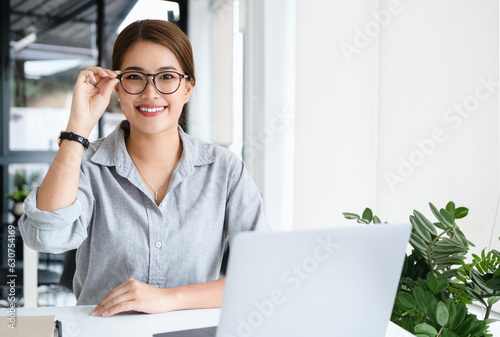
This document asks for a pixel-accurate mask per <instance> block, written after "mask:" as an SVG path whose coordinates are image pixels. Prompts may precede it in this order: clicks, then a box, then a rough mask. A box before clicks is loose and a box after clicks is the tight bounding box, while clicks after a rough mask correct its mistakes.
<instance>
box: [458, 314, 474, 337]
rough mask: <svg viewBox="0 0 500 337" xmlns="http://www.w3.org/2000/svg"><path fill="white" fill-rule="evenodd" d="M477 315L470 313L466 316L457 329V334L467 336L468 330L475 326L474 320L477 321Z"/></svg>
mask: <svg viewBox="0 0 500 337" xmlns="http://www.w3.org/2000/svg"><path fill="white" fill-rule="evenodd" d="M476 319H477V318H476V316H475V315H468V316H466V317H465V319H464V320H463V322H462V324H460V326H459V327H458V328H457V329H455V331H456V332H457V334H459V335H462V336H467V332H469V330H470V329H471V328H472V327H473V325H474V322H475V321H476Z"/></svg>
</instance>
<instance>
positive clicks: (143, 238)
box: [19, 121, 269, 305]
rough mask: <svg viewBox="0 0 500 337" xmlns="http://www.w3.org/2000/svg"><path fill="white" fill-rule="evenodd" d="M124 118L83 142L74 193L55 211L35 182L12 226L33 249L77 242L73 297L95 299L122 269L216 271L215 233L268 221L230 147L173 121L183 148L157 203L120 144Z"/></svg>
mask: <svg viewBox="0 0 500 337" xmlns="http://www.w3.org/2000/svg"><path fill="white" fill-rule="evenodd" d="M128 128H129V124H128V122H127V121H124V122H122V123H121V125H119V126H118V127H117V128H116V130H115V131H114V132H113V133H111V134H110V135H109V136H108V137H106V138H103V139H100V140H98V141H96V142H94V143H92V144H91V146H90V148H89V149H88V150H87V151H85V152H84V158H83V162H82V167H81V172H80V181H79V187H78V196H77V199H76V201H75V202H74V203H73V204H72V205H70V206H68V207H65V208H63V209H60V210H57V211H54V212H45V211H40V210H38V209H37V207H36V193H37V190H34V191H33V192H32V193H31V194H30V195H29V196H28V198H27V199H26V201H25V214H24V215H23V216H22V217H21V219H20V221H19V227H20V230H21V233H22V235H23V239H24V240H25V243H26V244H27V245H28V246H29V247H31V248H33V249H35V250H38V251H42V252H51V253H60V252H64V251H67V250H70V249H75V248H78V252H77V258H76V260H77V261H76V262H77V268H76V273H75V278H74V281H73V286H74V291H75V295H76V298H77V304H79V305H85V304H97V303H99V302H100V301H101V299H102V298H103V297H104V296H105V295H106V294H107V293H108V292H109V291H111V290H112V289H113V288H114V287H116V286H118V285H119V284H121V283H122V282H124V281H125V280H127V279H128V278H135V279H137V280H139V281H142V282H146V283H148V284H151V285H154V286H157V287H161V288H166V287H175V286H179V285H185V284H194V283H201V282H207V281H210V280H215V279H217V278H218V276H219V271H220V265H221V261H222V254H223V246H224V242H225V241H226V240H227V239H229V242H231V240H232V238H233V237H234V235H235V234H236V233H238V232H240V231H248V230H269V226H268V224H267V222H266V220H265V217H264V215H263V212H262V199H261V196H260V193H259V191H258V190H257V187H256V186H255V184H254V183H253V181H252V179H251V178H250V176H249V174H248V173H247V171H246V170H245V168H244V164H243V163H242V162H241V160H239V158H237V157H236V156H235V155H234V154H233V153H231V152H230V151H229V150H226V149H224V148H222V147H219V146H215V145H211V144H207V143H204V142H201V141H199V140H196V139H195V138H193V137H190V136H189V135H187V134H186V133H184V132H183V131H182V129H180V128H179V134H180V138H181V141H182V145H183V152H182V156H181V158H180V160H179V162H178V164H177V166H176V168H175V169H174V171H173V173H172V176H171V178H170V183H169V186H168V191H167V194H166V196H165V198H164V200H163V201H162V202H161V204H160V205H159V206H157V205H156V204H155V202H154V200H153V198H152V196H151V194H150V193H149V191H148V190H147V188H146V186H145V185H144V183H143V181H142V180H141V178H140V176H139V174H138V172H137V170H136V168H135V167H134V165H133V163H132V160H131V159H130V156H129V154H128V152H127V149H126V147H125V137H126V134H127V132H128Z"/></svg>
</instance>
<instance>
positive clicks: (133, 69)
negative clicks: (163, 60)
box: [123, 66, 177, 72]
mask: <svg viewBox="0 0 500 337" xmlns="http://www.w3.org/2000/svg"><path fill="white" fill-rule="evenodd" d="M166 70H175V71H177V69H176V68H175V67H173V66H165V67H161V68H159V69H158V71H166ZM123 71H124V72H125V71H142V72H143V71H144V68H141V67H127V68H125V69H124V70H123Z"/></svg>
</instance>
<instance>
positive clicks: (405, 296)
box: [396, 292, 417, 310]
mask: <svg viewBox="0 0 500 337" xmlns="http://www.w3.org/2000/svg"><path fill="white" fill-rule="evenodd" d="M396 300H397V301H398V302H399V304H401V306H402V307H403V308H405V309H406V310H411V309H414V308H416V307H417V301H415V298H413V296H412V295H411V294H409V293H407V292H400V293H399V294H398V296H397V297H396Z"/></svg>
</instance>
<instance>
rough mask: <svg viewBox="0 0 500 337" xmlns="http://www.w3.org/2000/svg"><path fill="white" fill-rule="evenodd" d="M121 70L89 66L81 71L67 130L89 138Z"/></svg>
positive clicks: (106, 104)
mask: <svg viewBox="0 0 500 337" xmlns="http://www.w3.org/2000/svg"><path fill="white" fill-rule="evenodd" d="M119 73H120V71H111V70H109V69H103V68H100V67H89V68H87V69H85V70H84V71H82V72H80V75H78V78H77V80H76V84H75V88H74V92H73V100H72V103H71V115H70V117H69V122H68V127H67V128H66V131H71V132H74V133H76V134H79V135H81V136H83V137H85V138H88V136H89V135H90V132H91V131H92V129H93V127H94V126H95V125H96V123H97V121H98V120H99V118H101V116H102V115H103V113H104V111H105V110H106V108H107V106H108V105H109V101H110V98H111V93H112V92H113V88H114V86H115V85H116V84H117V83H118V81H119V80H118V79H117V78H116V76H117V75H118V74H119Z"/></svg>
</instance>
